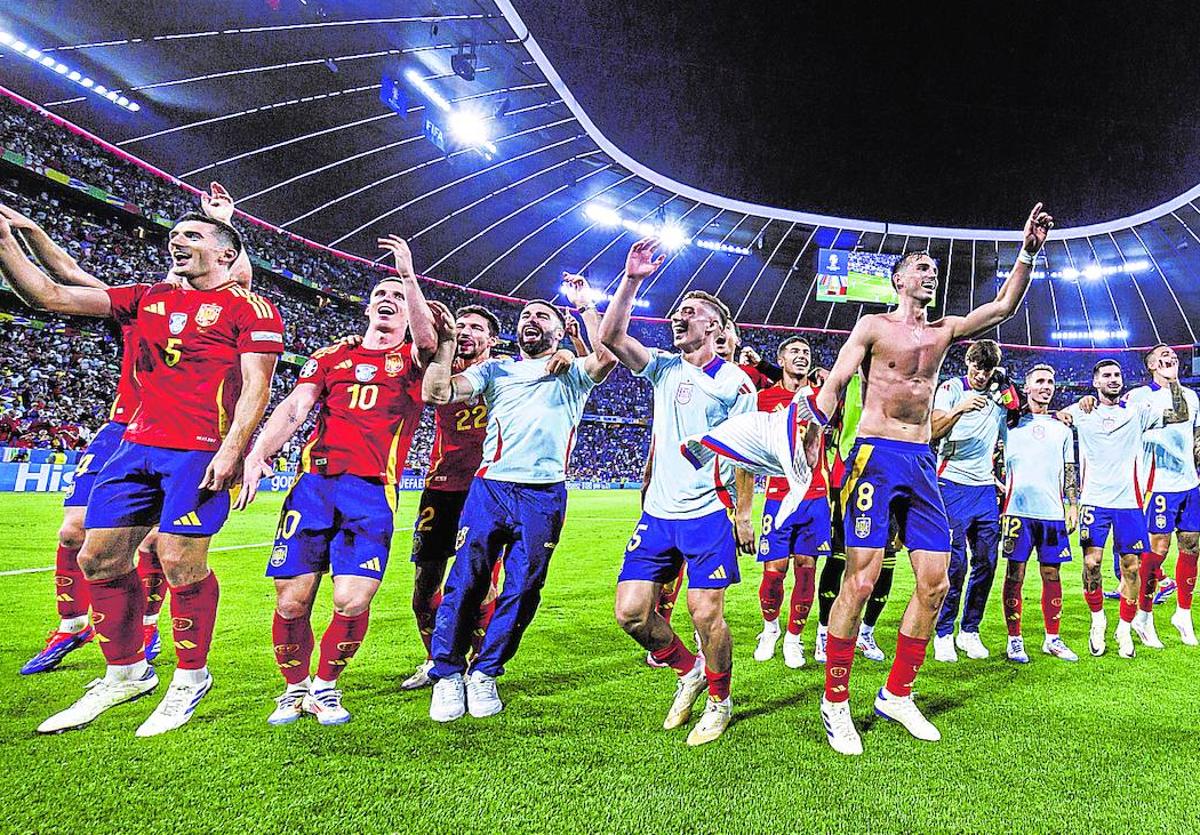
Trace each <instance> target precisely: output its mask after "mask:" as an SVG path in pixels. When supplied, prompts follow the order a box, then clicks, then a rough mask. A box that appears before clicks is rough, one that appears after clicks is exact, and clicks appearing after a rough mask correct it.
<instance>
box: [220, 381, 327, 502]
mask: <svg viewBox="0 0 1200 835" xmlns="http://www.w3.org/2000/svg"><path fill="white" fill-rule="evenodd" d="M320 394H321V387H320V386H318V385H316V384H314V383H304V382H300V383H297V384H296V387H295V388H294V389H292V391H291V393H290V394H288V396H287V397H285V398H284V399H283V402H282V403H280V404H279V405H278V406H276V407H275V411H273V412H271V416H270V417H269V418H267V422H266V423H265V424H264V425H263V428H262V431H261V432H259V433H258V440H256V441H255V442H254V446H253V447H251V449H250V452H249V453H247V454H246V462H245V464H244V465H243V466H242V491H241V492H240V493H239V494H238V498H237V502H236V503H235V505H234V507H235V508H236V509H237V510H245V509H246V508H247V507H249V506H250V503H251V502H252V501H254V495H255V494H256V493H257V492H258V480H259V479H260V478H263V477H266V476H270V475H271V474H272V473H274V472H275V468H274V467H273V466H271V464H270V460H271V459H272V458H274V457H275V455H276V453H278V452H279V450H280V449H282V448H283V445H284V444H285V443H286V442H287V440H288V438H290V437H292V436H293V435H295V434H296V430H297V429H299V428H300V426H301V425H302V424H303V423H304V421H305V420H306V419H307V418H308V416H309V414H310V413H311V412H312V410H313V407H314V406H315V405H317V398H318V397H319V396H320Z"/></svg>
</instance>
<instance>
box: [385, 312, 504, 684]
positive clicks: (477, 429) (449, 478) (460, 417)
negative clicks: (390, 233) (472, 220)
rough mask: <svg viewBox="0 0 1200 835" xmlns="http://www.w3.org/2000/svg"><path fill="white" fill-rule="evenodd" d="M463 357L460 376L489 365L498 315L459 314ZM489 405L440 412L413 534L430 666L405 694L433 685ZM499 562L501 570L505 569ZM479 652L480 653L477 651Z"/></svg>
mask: <svg viewBox="0 0 1200 835" xmlns="http://www.w3.org/2000/svg"><path fill="white" fill-rule="evenodd" d="M454 328H455V332H456V340H457V342H456V345H457V352H456V353H455V356H454V367H453V370H454V372H455V373H459V374H461V373H462V372H463V371H466V370H467V369H468V368H470V367H472V366H475V365H479V364H480V363H482V362H487V361H488V360H489V359H491V358H492V348H494V347H496V342H497V341H498V339H499V337H500V320H499V319H497V318H496V314H494V313H492V312H491V311H490V310H488V309H487V308H486V307H482V306H480V305H474V304H473V305H467V306H466V307H460V308H459V309H458V311H457V312H456V313H455V314H454ZM487 418H488V409H487V404H486V403H484V402H483V399H482V398H480V397H478V396H476V397H472V398H471V399H470V400H467V401H466V402H465V403H447V404H443V405H440V406H437V407H435V408H434V437H433V449H432V451H431V452H430V455H429V469H428V470H427V471H426V473H425V489H424V490H423V491H422V492H421V504H420V508H419V510H418V511H417V521H416V524H415V529H414V531H413V549H412V562H413V568H414V571H415V573H414V575H413V595H412V608H413V614H414V615H415V616H416V619H417V629H418V631H419V632H420V633H421V640H422V641H423V642H424V644H425V652H426V653H427V655H428V657H427V659H426V661H425V662H424V663H423V664H421V666H419V667H417V670H416V672H414V673H413V674H412V675H411V676H409V677H408V678H407V679H405V680H404V682H403V683H402V684H401V685H400V688H401V689H402V690H415V689H417V688H419V687H424V686H426V685H427V684H429V683H430V681H429V671H430V670H431V669H433V654H432V647H431V645H430V643H431V641H432V639H433V626H434V623H435V622H436V619H437V610H438V606H439V605H440V604H441V601H442V580H443V579H444V578H445V576H446V565H447V564H448V563H449V562H450V558H451V557H453V556H454V539H455V536H456V535H457V534H458V520H459V517H460V516H461V515H462V509H463V505H464V504H466V501H467V491H468V490H469V489H470V487H471V479H472V478H473V477H474V476H475V471H476V470H478V469H479V462H480V461H482V460H483V441H484V438H485V437H486V436H487ZM500 564H501V563H500V561H497V562H496V569H495V570H498V569H499V567H500ZM495 599H496V580H495V578H494V577H493V580H492V586H491V588H490V589H488V593H487V596H486V597H485V598H484V602H483V609H482V610H481V611H480V616H479V620H478V622H477V623H476V624H475V629H474V631H473V633H472V634H473V635H474V640H475V642H479V643H481V640H480V639H481V638H482V636H483V634H485V633H486V632H487V627H488V624H489V623H490V622H491V615H492V614H493V613H494V611H495ZM473 649H474V650H475V651H476V652H478V649H479V648H478V647H477V646H473Z"/></svg>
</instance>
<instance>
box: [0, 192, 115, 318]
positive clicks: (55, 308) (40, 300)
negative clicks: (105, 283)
mask: <svg viewBox="0 0 1200 835" xmlns="http://www.w3.org/2000/svg"><path fill="white" fill-rule="evenodd" d="M0 273H3V274H4V277H5V278H7V279H8V283H9V284H11V285H12V288H13V290H14V291H15V292H16V294H17V295H18V296H20V297H21V300H22V301H23V302H25V303H26V304H27V305H29V306H30V307H32V308H34V309H35V310H48V311H51V312H53V313H69V314H71V315H73V316H101V317H103V316H108V315H110V314H111V313H112V304H111V302H110V301H109V298H108V293H107V292H105V291H104V290H102V289H100V288H98V287H68V286H65V285H62V284H58V283H57V282H54V281H51V280H50V277H49V276H48V275H46V274H45V273H44V272H42V271H41V270H40V269H38V268H37V266H36V265H34V264H33V262H31V261H30V260H29V258H28V257H26V255H25V250H23V249H21V244H20V243H19V242H18V241H17V237H16V235H14V234H13V230H12V223H11V222H10V221H9V220H8V218H6V217H3V216H0Z"/></svg>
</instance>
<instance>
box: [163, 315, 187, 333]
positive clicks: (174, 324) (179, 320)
mask: <svg viewBox="0 0 1200 835" xmlns="http://www.w3.org/2000/svg"><path fill="white" fill-rule="evenodd" d="M187 321H188V315H187V314H186V313H172V314H171V318H170V319H168V320H167V330H169V331H170V332H171V333H172V334H174V335H175V336H179V334H181V333H183V329H184V328H186V327H187Z"/></svg>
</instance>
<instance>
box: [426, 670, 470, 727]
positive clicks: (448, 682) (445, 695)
mask: <svg viewBox="0 0 1200 835" xmlns="http://www.w3.org/2000/svg"><path fill="white" fill-rule="evenodd" d="M466 712H467V688H466V685H465V684H463V677H462V674H461V673H455V674H454V675H452V676H447V677H446V678H442V679H438V680H437V681H435V682H434V683H433V698H432V699H431V700H430V702H429V718H430V719H432V720H433V721H434V722H453V721H454V720H455V719H461V718H462V716H463V714H464V713H466Z"/></svg>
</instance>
